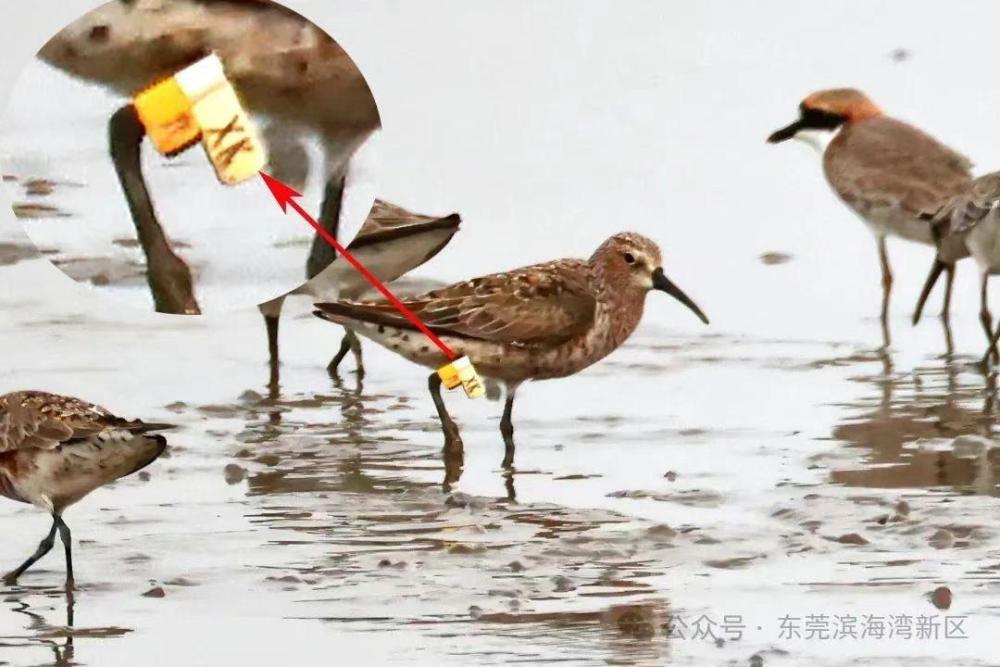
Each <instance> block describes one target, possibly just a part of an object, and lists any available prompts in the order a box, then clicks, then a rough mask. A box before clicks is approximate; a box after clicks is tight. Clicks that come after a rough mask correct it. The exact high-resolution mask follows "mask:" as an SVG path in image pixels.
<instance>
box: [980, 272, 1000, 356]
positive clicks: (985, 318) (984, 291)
mask: <svg viewBox="0 0 1000 667" xmlns="http://www.w3.org/2000/svg"><path fill="white" fill-rule="evenodd" d="M989 280H990V276H989V274H987V273H983V275H982V278H981V280H980V285H979V321H980V323H982V325H983V330H984V331H985V332H986V340H988V341H989V342H990V346H989V347H988V348H986V354H985V355H984V356H983V364H984V365H988V364H989V363H990V359H991V358H992V360H993V362H994V363H995V362H996V361H997V360H998V357H997V349H996V340H995V339H994V338H993V317H992V316H991V315H990V304H989Z"/></svg>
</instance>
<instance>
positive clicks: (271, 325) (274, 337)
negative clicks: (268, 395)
mask: <svg viewBox="0 0 1000 667" xmlns="http://www.w3.org/2000/svg"><path fill="white" fill-rule="evenodd" d="M279 322H281V314H280V313H279V314H278V315H265V316H264V326H265V327H266V328H267V357H268V366H269V368H270V370H271V378H270V380H271V381H270V384H271V385H276V384H278V381H279V379H280V377H281V376H280V373H281V371H280V370H279V369H280V367H281V360H280V358H279V356H278V323H279Z"/></svg>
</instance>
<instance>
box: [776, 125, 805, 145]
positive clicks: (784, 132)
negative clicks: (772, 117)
mask: <svg viewBox="0 0 1000 667" xmlns="http://www.w3.org/2000/svg"><path fill="white" fill-rule="evenodd" d="M804 127H805V123H803V122H802V120H801V119H799V120H797V121H795V122H794V123H792V124H791V125H789V126H787V127H783V128H781V129H780V130H778V131H777V132H775V133H773V134H772V135H771V136H769V137H768V138H767V143H769V144H780V143H781V142H782V141H788V140H789V139H791V138H793V137H794V136H795V135H796V134H798V133H799V130H801V129H804Z"/></svg>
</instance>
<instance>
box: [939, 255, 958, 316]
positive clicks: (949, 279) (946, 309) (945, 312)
mask: <svg viewBox="0 0 1000 667" xmlns="http://www.w3.org/2000/svg"><path fill="white" fill-rule="evenodd" d="M945 271H946V275H945V283H944V301H943V302H942V303H941V319H942V320H944V322H945V323H949V321H950V319H951V288H952V287H953V286H954V285H955V265H954V264H949V265H948V268H946V269H945Z"/></svg>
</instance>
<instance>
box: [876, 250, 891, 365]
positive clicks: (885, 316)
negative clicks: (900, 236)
mask: <svg viewBox="0 0 1000 667" xmlns="http://www.w3.org/2000/svg"><path fill="white" fill-rule="evenodd" d="M878 259H879V263H880V264H881V266H882V340H883V342H884V344H885V346H886V347H889V345H891V344H892V338H891V337H890V334H889V296H890V294H891V293H892V268H891V267H890V266H889V252H888V250H887V249H886V245H885V237H884V236H882V237H879V240H878Z"/></svg>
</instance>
